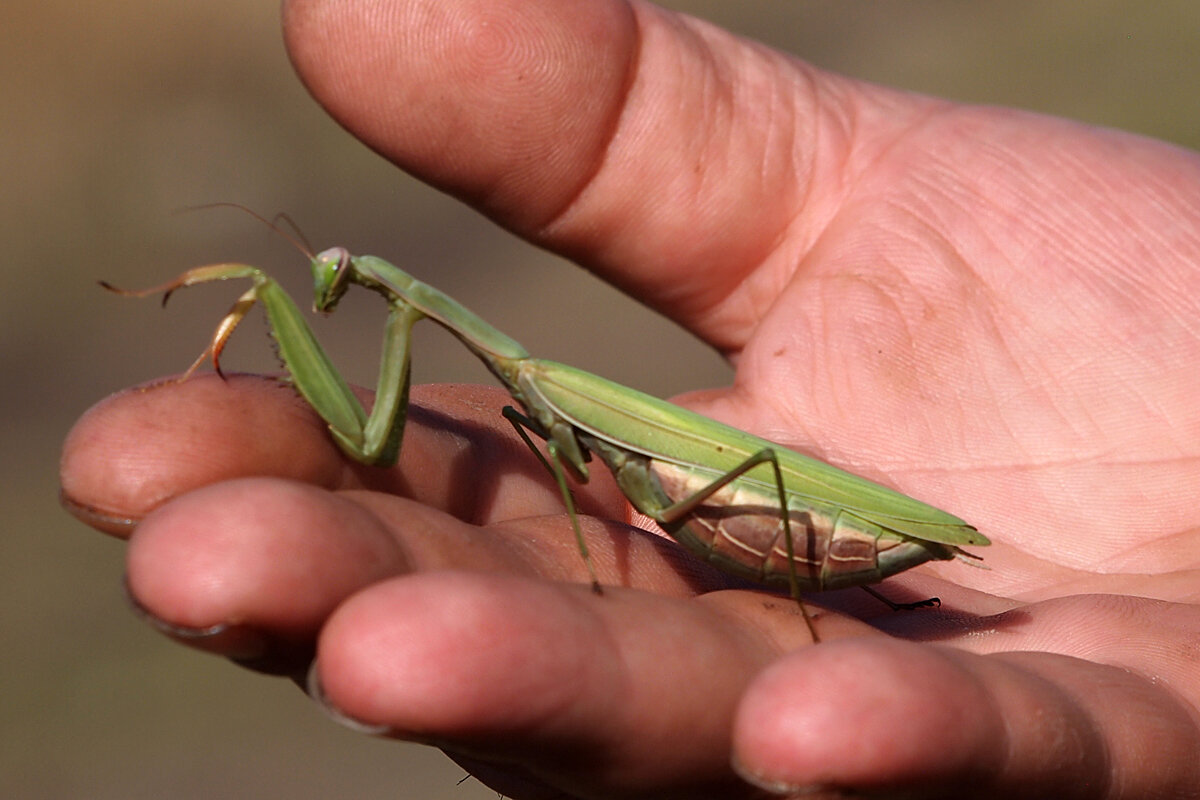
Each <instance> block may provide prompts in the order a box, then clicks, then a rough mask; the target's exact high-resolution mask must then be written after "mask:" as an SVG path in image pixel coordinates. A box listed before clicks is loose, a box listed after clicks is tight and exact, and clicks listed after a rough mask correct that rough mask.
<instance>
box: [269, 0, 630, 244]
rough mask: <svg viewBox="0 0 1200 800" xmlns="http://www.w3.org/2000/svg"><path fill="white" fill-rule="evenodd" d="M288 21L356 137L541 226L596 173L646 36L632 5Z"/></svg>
mask: <svg viewBox="0 0 1200 800" xmlns="http://www.w3.org/2000/svg"><path fill="white" fill-rule="evenodd" d="M283 24H284V37H285V42H286V44H287V47H288V52H289V54H290V56H291V59H292V63H293V65H294V66H295V68H296V71H297V72H298V74H299V75H300V77H301V79H302V80H303V81H304V83H305V85H306V86H307V87H308V88H309V91H311V92H312V94H313V95H314V97H316V99H317V100H318V101H319V102H320V103H321V104H322V105H323V106H325V108H326V109H327V110H328V111H329V112H330V113H331V114H332V115H333V116H334V117H335V118H336V119H337V120H338V121H339V122H341V123H342V124H343V125H344V126H346V127H347V128H348V129H349V130H350V131H352V132H353V133H354V134H355V135H356V136H358V137H359V138H360V139H362V140H363V141H364V142H366V143H367V144H368V145H369V146H371V147H372V148H373V149H375V150H377V151H378V152H380V153H382V154H383V155H385V156H386V157H388V158H389V159H390V160H392V161H393V162H395V163H396V164H398V165H399V166H401V167H402V168H403V169H405V170H406V171H409V172H412V173H413V174H415V175H417V176H418V177H420V178H421V179H423V180H425V181H427V182H429V183H432V184H433V185H435V186H438V187H440V188H442V189H444V190H446V191H449V192H451V193H454V194H457V195H459V196H462V197H465V198H468V199H469V200H471V201H472V202H475V203H479V204H482V205H484V206H485V207H486V208H487V210H488V211H489V212H490V213H492V214H493V215H496V216H501V217H504V218H506V219H507V220H509V222H510V223H512V224H515V225H517V226H521V225H527V226H530V227H532V226H536V225H539V224H542V223H544V222H545V221H546V219H547V218H548V217H550V216H553V215H554V214H556V213H558V212H559V211H560V210H561V208H562V207H563V206H564V205H565V204H566V203H567V202H569V200H570V198H572V197H574V196H575V194H576V193H577V192H578V191H579V189H580V187H581V186H582V185H583V183H584V182H585V181H586V180H587V179H588V178H589V177H590V176H591V175H592V174H593V172H594V171H595V169H596V167H597V165H598V163H599V160H600V159H601V157H602V154H603V150H604V147H605V144H606V142H607V140H608V137H609V135H610V133H611V130H612V127H613V125H614V124H615V120H616V116H617V115H618V114H619V111H620V108H621V103H622V101H623V96H624V87H625V84H626V81H627V73H628V71H629V69H630V66H631V64H632V63H633V61H634V52H635V47H636V41H637V35H636V24H635V22H634V18H633V14H632V11H631V10H630V9H629V7H628V4H626V3H623V2H594V0H571V1H570V2H563V0H554V2H544V1H543V2H531V1H530V0H500V1H499V2H497V0H454V1H453V2H441V3H424V2H412V0H389V1H387V2H371V3H362V2H359V3H354V2H349V3H348V2H336V3H333V2H325V1H324V0H291V2H288V3H286V4H285V8H284V15H283ZM581 97H586V98H588V102H586V103H581V102H579V98H581Z"/></svg>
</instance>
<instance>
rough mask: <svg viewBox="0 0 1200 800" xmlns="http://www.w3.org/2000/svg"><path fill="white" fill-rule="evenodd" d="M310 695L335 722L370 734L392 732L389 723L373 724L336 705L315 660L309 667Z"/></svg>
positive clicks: (376, 734)
mask: <svg viewBox="0 0 1200 800" xmlns="http://www.w3.org/2000/svg"><path fill="white" fill-rule="evenodd" d="M307 687H308V688H307V691H308V696H309V697H311V698H312V699H313V701H314V702H315V703H316V704H317V707H318V708H320V709H321V710H322V711H324V712H325V715H326V716H327V717H329V718H330V719H331V720H333V721H334V722H336V723H338V724H339V725H342V726H344V727H347V728H349V729H350V730H352V731H355V732H356V733H365V734H367V735H368V736H383V735H385V734H388V733H390V732H391V730H392V729H391V727H389V726H387V725H373V724H370V723H366V722H360V721H359V720H357V719H355V718H354V717H351V716H350V715H348V714H346V713H345V712H343V711H342V710H341V709H340V708H338V707H337V706H335V705H334V704H333V703H332V702H331V701H330V699H329V696H328V695H326V694H325V687H323V686H322V685H321V675H320V670H319V669H318V666H317V662H316V661H315V660H314V661H313V662H312V666H310V667H309V668H308V681H307Z"/></svg>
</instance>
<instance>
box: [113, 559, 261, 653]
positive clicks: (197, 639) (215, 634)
mask: <svg viewBox="0 0 1200 800" xmlns="http://www.w3.org/2000/svg"><path fill="white" fill-rule="evenodd" d="M121 588H122V590H123V591H124V592H125V601H126V602H127V603H129V607H130V609H131V610H132V611H133V613H134V615H135V616H137V617H138V618H139V619H141V620H142V621H143V622H146V623H147V624H149V625H150V626H151V627H152V628H154V629H155V630H157V631H159V632H161V633H165V634H166V635H167V636H170V637H171V638H172V639H177V640H179V641H181V642H183V643H185V644H190V645H194V646H197V647H202V648H203V649H205V650H208V651H210V652H216V653H220V654H221V655H223V656H225V657H227V658H232V659H234V660H235V661H254V660H256V659H260V658H262V657H263V656H264V655H266V654H267V651H268V647H267V643H266V640H265V639H264V638H263V637H262V636H261V635H260V634H258V633H257V632H255V631H253V630H251V629H249V628H246V627H244V626H241V625H230V624H228V623H225V622H219V623H217V624H215V625H209V626H206V627H193V626H190V625H178V624H176V623H173V622H167V621H166V620H164V619H163V618H162V617H159V616H157V615H155V614H154V613H153V612H152V611H150V609H148V608H146V606H144V605H142V603H141V601H140V600H138V598H137V596H136V595H135V594H134V593H133V590H132V589H131V588H130V586H129V577H128V576H126V577H125V579H124V580H122V582H121Z"/></svg>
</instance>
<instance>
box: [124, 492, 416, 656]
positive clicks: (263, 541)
mask: <svg viewBox="0 0 1200 800" xmlns="http://www.w3.org/2000/svg"><path fill="white" fill-rule="evenodd" d="M405 568H406V555H405V553H404V551H403V550H402V548H401V547H400V546H399V545H398V544H397V542H396V541H395V539H394V538H393V537H392V536H391V535H390V534H389V532H388V531H387V530H386V528H385V527H384V526H383V525H381V524H380V523H379V522H378V521H377V520H376V519H375V518H374V516H373V515H372V514H371V513H370V512H369V511H367V510H365V509H363V508H361V507H360V506H358V505H357V504H355V503H353V502H351V501H348V500H345V499H343V498H341V497H339V496H337V495H334V494H331V493H328V492H325V491H323V490H319V489H316V488H314V487H310V486H307V485H304V484H300V483H296V482H293V481H284V480H279V479H275V478H245V479H240V480H234V481H226V482H224V483H221V484H217V485H214V486H210V487H206V488H203V489H199V490H197V491H194V492H191V493H189V494H187V495H185V496H183V497H181V498H179V499H177V500H175V501H173V502H172V503H170V504H168V505H166V506H164V507H163V508H161V509H159V510H158V511H156V512H155V513H154V514H152V515H151V516H150V517H148V518H147V520H146V521H145V523H144V524H143V525H142V526H140V527H139V529H138V531H137V533H136V534H135V535H134V537H133V539H132V541H131V543H130V548H129V555H128V562H127V584H128V587H129V592H130V594H131V595H132V596H133V597H134V598H135V600H136V602H137V604H138V606H140V607H141V608H142V609H144V610H145V611H146V612H147V613H149V614H152V615H153V616H154V618H155V619H157V620H159V621H162V622H163V623H165V624H168V625H170V626H174V627H176V628H180V629H189V630H207V629H211V628H213V627H214V626H240V625H249V626H252V627H254V628H256V629H259V630H261V631H263V632H264V634H266V635H268V636H274V637H276V638H282V639H287V638H297V637H298V638H306V637H314V636H315V633H316V631H317V630H319V628H320V626H321V625H322V624H324V622H325V620H326V619H327V617H328V615H329V614H330V613H332V611H333V609H334V608H336V607H337V605H338V604H340V603H341V602H342V601H343V600H345V598H346V597H348V596H350V595H352V594H353V593H354V592H356V591H358V590H359V589H361V588H362V587H363V586H367V585H370V584H371V583H374V582H376V581H378V580H380V579H382V578H383V577H385V576H387V575H391V574H395V573H397V572H400V571H403V569H405Z"/></svg>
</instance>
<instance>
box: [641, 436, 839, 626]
mask: <svg viewBox="0 0 1200 800" xmlns="http://www.w3.org/2000/svg"><path fill="white" fill-rule="evenodd" d="M761 464H770V465H771V469H772V471H773V473H774V478H775V490H776V492H777V493H778V497H779V518H780V523H781V525H782V527H783V546H784V551H785V552H786V553H787V563H788V590H789V593H790V594H791V596H792V599H793V600H795V601H796V605H797V606H799V607H800V614H801V616H803V617H804V624H805V625H806V626H807V627H808V632H809V633H810V634H811V635H812V638H813V643H814V644H815V643H817V642H819V641H821V637H820V636H819V635H818V634H817V628H816V626H815V625H814V624H813V620H812V617H811V616H810V615H809V613H808V607H807V606H806V605H805V604H804V598H803V597H802V596H801V594H800V579H799V576H798V575H797V574H796V547H795V542H794V540H793V538H792V519H791V513H790V512H789V511H788V504H787V492H786V491H785V490H784V487H783V473H782V472H781V471H780V469H779V458H778V457H777V456H776V455H775V451H774V450H773V449H772V448H769V447H768V448H764V449H762V450H760V451H758V452H757V453H755V454H754V455H752V456H750V457H749V458H747V459H746V460H745V461H743V462H742V463H741V464H739V465H737V466H736V467H734V468H733V469H731V470H729V471H728V472H726V473H725V474H724V475H722V476H721V477H719V478H717V479H716V480H715V481H713V482H712V483H710V484H709V485H708V486H705V487H704V488H703V489H700V490H698V491H697V492H695V493H694V494H692V495H691V496H689V497H685V498H684V499H682V500H680V501H678V502H676V503H673V504H672V505H669V506H667V507H666V508H664V509H661V510H660V511H659V513H658V515H657V516H658V518H659V520H660V521H661V522H666V523H670V522H675V521H677V520H680V519H683V518H684V517H686V516H687V515H689V514H691V513H692V512H693V511H695V510H696V508H698V507H699V506H701V505H703V503H704V501H705V500H707V499H708V498H709V497H712V496H713V495H714V494H716V493H717V492H718V491H720V490H721V489H722V488H723V487H725V486H726V485H728V484H730V483H732V482H733V481H735V480H737V479H738V478H740V477H741V476H742V475H744V474H746V473H747V472H749V471H750V470H752V469H754V468H755V467H757V466H759V465H761Z"/></svg>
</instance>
